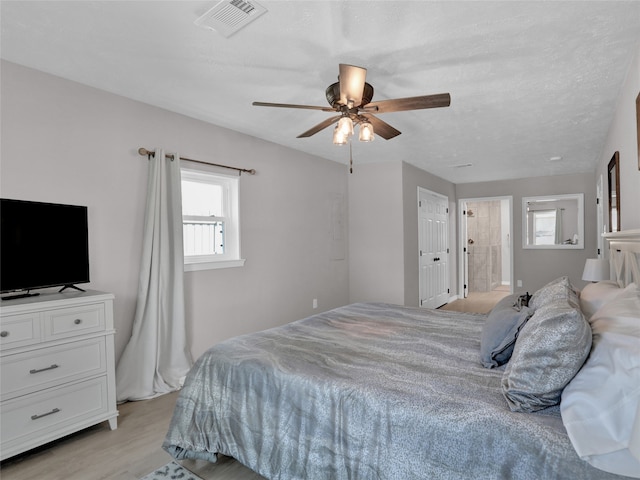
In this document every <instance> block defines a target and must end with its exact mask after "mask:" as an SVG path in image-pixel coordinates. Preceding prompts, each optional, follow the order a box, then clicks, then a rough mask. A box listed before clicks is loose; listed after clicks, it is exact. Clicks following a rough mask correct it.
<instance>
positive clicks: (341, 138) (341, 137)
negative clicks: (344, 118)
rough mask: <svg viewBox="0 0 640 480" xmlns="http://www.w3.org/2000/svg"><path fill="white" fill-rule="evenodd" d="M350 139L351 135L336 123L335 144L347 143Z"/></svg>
mask: <svg viewBox="0 0 640 480" xmlns="http://www.w3.org/2000/svg"><path fill="white" fill-rule="evenodd" d="M348 141H349V136H348V135H346V134H345V133H344V132H343V131H342V130H341V129H340V125H336V128H334V129H333V144H334V145H346V144H347V142H348Z"/></svg>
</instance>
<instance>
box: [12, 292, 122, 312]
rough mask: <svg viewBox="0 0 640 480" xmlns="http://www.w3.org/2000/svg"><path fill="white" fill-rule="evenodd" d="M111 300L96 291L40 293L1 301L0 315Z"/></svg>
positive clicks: (110, 297)
mask: <svg viewBox="0 0 640 480" xmlns="http://www.w3.org/2000/svg"><path fill="white" fill-rule="evenodd" d="M113 298H114V296H113V294H112V293H106V292H100V291H97V290H87V291H85V292H78V291H68V292H62V293H58V292H50V293H42V294H39V295H37V296H32V297H25V298H15V299H10V300H2V301H1V302H0V313H2V314H3V315H4V314H9V313H13V312H16V311H20V310H28V309H31V308H37V309H39V308H55V307H56V306H58V305H73V304H79V303H87V302H92V301H95V302H102V301H105V300H113Z"/></svg>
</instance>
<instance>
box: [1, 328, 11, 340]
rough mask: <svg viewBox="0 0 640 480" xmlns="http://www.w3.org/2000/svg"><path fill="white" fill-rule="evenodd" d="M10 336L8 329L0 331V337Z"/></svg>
mask: <svg viewBox="0 0 640 480" xmlns="http://www.w3.org/2000/svg"><path fill="white" fill-rule="evenodd" d="M8 336H9V332H7V331H6V330H3V331H1V332H0V337H2V338H4V337H8Z"/></svg>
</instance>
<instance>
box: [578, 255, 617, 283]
mask: <svg viewBox="0 0 640 480" xmlns="http://www.w3.org/2000/svg"><path fill="white" fill-rule="evenodd" d="M609 278H611V276H610V272H609V261H608V260H604V259H602V258H587V261H586V262H585V264H584V271H583V272H582V280H586V281H588V282H599V281H601V280H609Z"/></svg>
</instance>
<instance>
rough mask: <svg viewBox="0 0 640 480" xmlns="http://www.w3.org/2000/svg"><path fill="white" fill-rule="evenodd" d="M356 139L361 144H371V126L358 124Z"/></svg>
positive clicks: (364, 123) (363, 123) (367, 123)
mask: <svg viewBox="0 0 640 480" xmlns="http://www.w3.org/2000/svg"><path fill="white" fill-rule="evenodd" d="M358 139H359V140H360V141H361V142H372V141H373V139H374V136H373V125H371V124H370V123H369V122H362V123H361V124H360V136H359V137H358Z"/></svg>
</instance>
